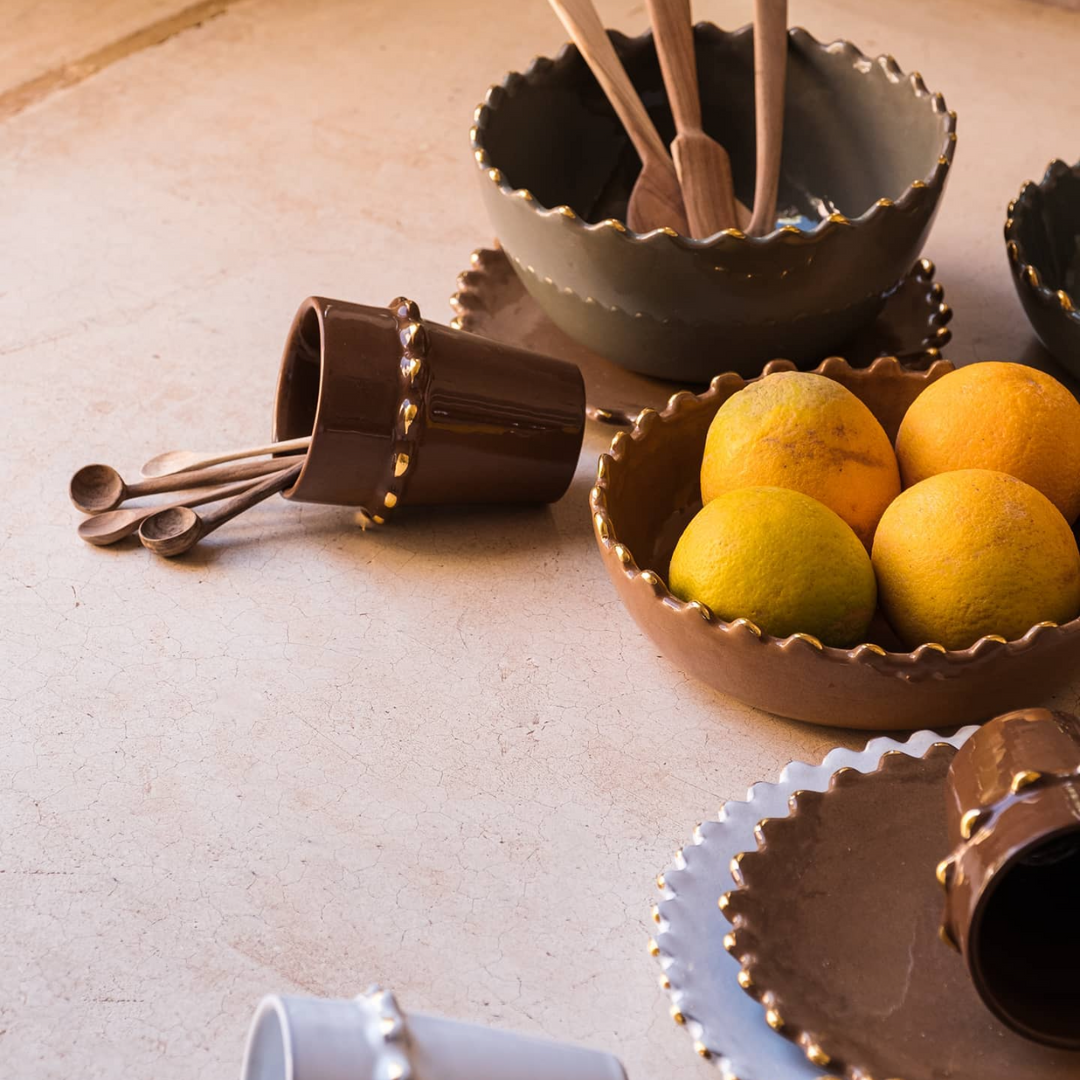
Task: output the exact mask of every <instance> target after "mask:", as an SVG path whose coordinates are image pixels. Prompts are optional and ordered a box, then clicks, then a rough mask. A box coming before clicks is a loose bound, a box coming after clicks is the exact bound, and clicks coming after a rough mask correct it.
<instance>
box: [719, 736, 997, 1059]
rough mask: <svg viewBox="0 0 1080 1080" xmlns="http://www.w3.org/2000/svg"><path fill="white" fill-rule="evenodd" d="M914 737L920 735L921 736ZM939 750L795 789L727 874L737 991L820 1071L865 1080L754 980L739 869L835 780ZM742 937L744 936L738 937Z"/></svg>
mask: <svg viewBox="0 0 1080 1080" xmlns="http://www.w3.org/2000/svg"><path fill="white" fill-rule="evenodd" d="M975 730H976V728H974V727H970V728H965V729H963V731H966V732H968V733H971V732H974V731H975ZM917 734H922V733H921V732H919V733H917ZM960 734H962V732H958V733H957V736H959V735H960ZM872 745H873V744H868V746H867V751H869V750H870V746H872ZM942 749H948V750H951V751H953V753H954V754H955V752H956V750H957V749H958V745H957V744H956V743H955V742H954V741H953V740H952V739H949V740H946V739H937V740H936V741H934V742H932V743H930V745H929V746H925V747H923V749H922V752H921V753H912V752H910V750H909V748H908V747H906V746H894V747H891V748H889V749H884V750H882V751H881V753H880V756H879V757H878V760H877V764H876V766H875V767H874V768H872V769H867V770H863V769H857V768H854V767H853V766H851V765H844V766H841V767H840V768H838V769H836V770H835V771H833V772H832V773H831V775H830V777H829V783H828V785H827V786H826V787H825V788H824V789H816V788H815V789H813V790H804V789H798V790H796V791H794V792H793V793H792V794H791V795H790V796H789V798H788V812H787V814H786V815H785V816H783V817H768V818H762V819H761V820H760V821H759V822H758V823H757V824H756V825H755V826H754V841H755V843H756V844H757V849H756V850H749V849H748V850H746V851H741V852H739V853H738V854H737V855H735V856H734V858H732V860H731V868H730V869H731V877H732V880H733V881H734V883H735V889H734V890H732V891H731V892H729V893H724V894H723V896H721V897H720V902H719V904H718V907H719V910H720V912H721V913H722V914H723V916H724V918H725V919H727V920H728V922H729V923H731V927H732V930H731V933H729V934H728V935H726V937H725V938H724V948H725V949H726V950H727V952H728V953H729V954H730V955H731V956H732V957H733V958H734V959H735V961H736V962H737V963H738V965H739V975H738V983H739V985H740V986H741V987H742V988H743V990H745V991H746V993H747V994H749V995H750V997H751V998H753V999H754V1000H755V1001H757V1002H758V1003H759V1004H760V1005H761V1006H762V1008H763V1009H764V1014H765V1022H766V1023H767V1024H768V1025H769V1027H770V1028H772V1030H773V1031H775V1032H776V1033H777V1034H779V1035H783V1037H784V1038H785V1039H787V1040H788V1041H789V1042H792V1043H794V1044H795V1045H796V1046H797V1047H799V1049H800V1050H802V1052H803V1053H804V1054H805V1055H806V1059H807V1060H808V1061H809V1062H810V1064H811V1065H814V1066H816V1067H818V1068H830V1069H838V1070H839V1071H840V1072H841V1073H843V1074H844V1075H845V1076H846V1077H848V1078H850V1080H859V1078H860V1077H864V1076H866V1074H865V1073H864V1071H863V1070H862V1068H861V1067H860V1066H858V1065H857V1064H855V1063H852V1062H845V1061H840V1060H837V1059H833V1058H831V1057H830V1056H829V1054H828V1053H827V1052H826V1051H825V1050H824V1049H823V1048H822V1046H821V1042H820V1040H819V1037H818V1036H817V1035H815V1034H814V1033H813V1032H812V1031H808V1030H807V1029H806V1028H803V1027H799V1026H798V1025H794V1024H790V1023H788V1022H787V1021H786V1020H785V1019H784V1017H783V1014H782V1013H781V1012H780V1010H779V1008H778V1002H779V999H778V995H777V994H776V992H775V991H774V990H770V989H768V988H767V987H762V986H759V985H758V983H757V981H756V979H755V977H754V970H755V966H756V959H757V958H756V955H755V954H754V951H753V945H754V943H755V941H756V940H757V938H756V935H755V934H753V932H752V931H751V932H749V933H747V932H746V925H745V922H744V920H743V918H742V916H741V915H740V913H739V912H738V911H734V912H733V911H732V904H733V902H734V906H735V907H738V902H737V900H735V899H734V898H735V897H737V895H738V894H739V893H740V892H742V893H745V892H747V891H748V886H747V885H746V883H745V880H744V878H743V872H742V864H743V862H745V861H747V860H749V859H753V858H755V857H756V856H758V855H760V854H761V853H763V852H764V851H765V849H766V848H767V847H768V835H767V833H768V832H770V831H772V830H774V829H776V828H784V827H785V826H786V825H790V824H791V823H792V822H793V821H794V820H795V818H796V816H797V815H798V813H799V811H800V810H801V809H802V807H803V806H805V805H806V804H807V803H808V802H811V801H812V802H820V801H821V800H822V799H824V798H825V797H826V796H827V795H828V794H829V792H830V791H831V790H832V781H833V779H834V778H835V777H837V776H840V775H842V774H844V773H857V774H858V775H859V776H861V777H868V776H876V775H878V774H880V773H881V772H882V770H883V769H884V768H885V765H886V762H887V761H888V760H889V759H890V758H894V757H906V758H911V759H913V760H918V761H925V760H927V758H929V757H930V755H931V754H935V753H938V752H940V751H941V750H942ZM740 934H741V935H742V936H740ZM747 937H749V938H750V942H749V945H747V943H746V938H747ZM821 1080H838V1078H837V1077H833V1076H827V1077H822V1078H821ZM895 1080H902V1078H901V1077H896V1078H895Z"/></svg>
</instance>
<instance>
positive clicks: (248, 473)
mask: <svg viewBox="0 0 1080 1080" xmlns="http://www.w3.org/2000/svg"><path fill="white" fill-rule="evenodd" d="M281 467H282V466H281V461H280V460H278V459H276V458H275V459H272V460H270V461H243V462H241V463H240V464H238V465H226V466H224V467H223V468H213V469H196V470H194V471H193V472H182V473H171V474H170V475H169V476H155V477H153V478H152V479H150V480H139V481H137V482H136V483H134V484H128V483H125V482H124V480H123V478H122V477H121V476H120V474H119V473H118V472H117V471H116V470H115V469H114V468H113V467H112V466H111V465H84V466H83V467H82V468H81V469H80V470H79V471H78V472H77V473H76V474H75V475H74V476H73V477H72V478H71V484H70V485H69V487H68V492H69V494H70V495H71V501H72V502H73V503H74V504H75V505H76V506H77V507H78V508H79V509H80V510H81V511H82V512H83V513H84V514H100V513H102V512H103V511H105V510H113V509H115V508H116V507H117V506H119V505H120V504H121V503H122V502H123V501H124V500H125V499H137V498H138V497H139V496H140V495H160V494H161V493H162V492H163V491H182V490H183V489H184V488H195V487H208V486H209V485H210V484H223V483H231V482H232V481H233V480H251V479H253V478H254V477H256V476H266V474H267V473H272V472H280V471H281Z"/></svg>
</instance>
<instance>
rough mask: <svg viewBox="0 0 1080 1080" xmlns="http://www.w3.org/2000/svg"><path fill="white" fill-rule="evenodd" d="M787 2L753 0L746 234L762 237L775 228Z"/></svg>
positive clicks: (782, 129) (784, 78) (782, 135)
mask: <svg viewBox="0 0 1080 1080" xmlns="http://www.w3.org/2000/svg"><path fill="white" fill-rule="evenodd" d="M787 19H788V6H787V0H754V101H755V110H756V117H755V124H756V129H757V177H756V179H755V180H754V215H753V217H752V218H751V219H750V225H749V227H748V228H747V230H746V231H747V232H748V233H749V234H750V235H751V236H764V235H765V234H766V233H770V232H772V231H773V229H775V228H776V194H777V190H778V188H779V186H780V152H781V148H782V147H783V143H784V83H785V82H786V81H787V48H788V34H787Z"/></svg>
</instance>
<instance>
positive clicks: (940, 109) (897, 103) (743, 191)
mask: <svg viewBox="0 0 1080 1080" xmlns="http://www.w3.org/2000/svg"><path fill="white" fill-rule="evenodd" d="M695 34H696V43H697V63H698V74H699V80H700V84H701V97H702V102H703V111H704V123H705V127H706V129H707V130H708V131H709V133H710V134H712V135H714V136H715V137H716V138H718V139H719V140H720V142H722V143H723V144H724V146H725V147H726V148H727V149H728V151H729V153H730V155H731V159H732V163H733V169H734V174H735V188H736V192H737V193H738V195H739V197H740V198H741V199H742V200H743V201H744V202H747V201H749V200H751V199H752V193H753V185H754V176H753V171H754V108H753V37H752V33H751V32H750V30H749V28H744V29H742V30H737V31H734V32H732V33H727V32H724V31H722V30H719V29H717V28H716V27H715V26H711V25H707V24H701V25H699V26H697V27H696V30H695ZM611 37H612V40H613V42H614V44H615V48H616V49H617V51H618V52H619V54H620V55H621V57H622V59H623V62H624V64H625V65H626V68H627V70H628V72H629V74H630V77H631V79H632V80H633V82H634V84H635V85H636V86H637V88H638V90H639V92H640V93H641V95H642V98H643V100H644V102H645V104H646V106H647V108H648V110H649V112H650V114H651V115H652V117H653V119H654V121H655V122H656V125H657V127H658V129H659V131H660V134H661V136H662V137H663V138H664V139H665V141H670V139H671V138H672V137H673V134H674V132H673V127H672V122H671V116H670V113H669V111H668V106H667V99H666V97H665V95H664V90H663V82H662V79H661V75H660V68H659V65H658V63H657V60H656V53H655V50H654V48H653V42H652V37H651V35H649V34H646V35H643V36H641V37H638V38H627V37H624V36H623V35H622V34H619V33H615V32H613V33H612V34H611ZM471 135H472V146H473V153H474V156H475V158H476V162H477V167H478V169H479V171H480V177H481V181H482V183H481V189H482V193H483V199H484V203H485V206H486V207H487V211H488V214H489V216H490V218H491V220H492V222H493V223H494V226H495V230H496V233H497V234H498V237H499V241H500V242H501V244H502V246H503V247H504V248H505V249H506V251H507V253H508V254H509V255H510V257H511V260H512V261H513V264H514V267H515V269H516V270H517V272H518V273H519V274H520V275H521V277H522V280H523V281H524V283H525V286H526V288H527V289H528V290H529V292H530V293H531V294H532V295H533V297H534V298H535V299H536V300H537V301H538V302H539V303H540V305H541V306H542V307H543V308H544V310H545V311H546V312H547V314H548V315H549V316H550V317H551V319H552V320H553V321H554V322H555V323H557V324H558V326H559V327H561V328H562V329H563V330H564V331H566V332H567V333H568V334H570V335H571V336H572V337H574V338H576V339H577V340H578V341H580V342H581V343H582V344H584V345H586V346H588V347H589V348H591V349H593V350H594V351H596V352H598V353H600V354H601V355H603V356H607V357H609V358H610V359H612V360H615V361H617V362H618V363H621V364H623V365H624V366H626V367H628V368H630V369H632V370H634V371H639V372H642V373H644V374H647V375H654V376H657V377H660V378H668V379H679V380H685V381H695V380H696V381H706V380H707V379H709V378H710V377H711V376H712V375H714V374H715V373H716V372H717V371H725V370H732V371H737V372H740V373H742V374H747V375H752V374H757V373H758V372H759V371H760V370H761V367H762V365H763V364H764V363H765V362H766V361H767V360H770V359H772V358H774V357H777V356H783V357H787V358H789V359H791V360H794V361H795V362H796V363H801V364H807V363H809V362H812V361H813V362H816V359H817V358H820V357H821V356H822V355H828V354H829V353H830V352H840V351H842V349H843V346H844V343H845V341H846V340H847V339H848V338H850V337H851V336H852V335H853V334H854V333H856V332H857V331H858V330H859V328H860V327H862V326H864V325H865V324H866V323H868V322H869V321H871V320H872V319H873V318H874V317H875V316H876V315H877V313H878V311H879V310H880V309H881V307H882V305H883V302H884V300H883V298H884V297H885V296H886V295H887V294H888V293H889V291H890V290H891V289H893V288H894V287H895V286H896V285H897V283H898V282H899V281H900V280H901V278H903V276H904V274H905V273H906V272H907V271H908V270H909V269H910V267H911V265H912V263H913V262H914V261H915V258H916V256H917V255H918V254H919V252H920V251H921V250H922V246H923V243H924V241H925V239H926V235H927V232H928V231H929V229H930V225H931V223H932V222H933V219H934V214H935V212H936V211H937V207H938V202H939V200H940V197H941V193H942V190H943V188H944V186H945V181H946V178H947V176H948V172H949V166H950V165H951V163H952V160H953V154H954V151H955V143H956V115H955V113H950V112H949V111H948V110H947V109H946V106H945V100H944V98H942V96H941V95H940V94H931V93H930V92H929V91H928V90H927V89H926V86H925V85H924V83H923V81H922V78H921V77H920V76H919V75H918V74H912V75H910V76H907V75H904V74H903V73H902V72H901V71H900V69H899V67H898V66H897V64H896V62H895V61H894V60H893V59H892V58H891V57H881V58H879V59H877V60H870V59H868V58H867V57H865V56H864V55H863V54H862V53H861V52H859V50H858V49H856V48H855V47H854V46H853V45H850V44H848V43H847V42H835V43H833V44H829V45H824V44H822V43H821V42H819V41H817V40H815V39H814V38H813V37H811V35H810V34H808V33H807V32H806V31H805V30H799V29H796V30H792V31H791V32H790V34H789V39H788V75H787V101H786V116H785V131H784V148H783V162H782V168H781V179H780V206H781V208H782V209H786V210H790V211H791V214H792V215H800V216H801V217H802V218H804V219H809V221H808V222H807V223H806V226H807V227H806V228H805V230H804V229H800V228H796V227H795V226H793V225H787V226H784V227H781V228H778V229H777V230H776V231H775V232H773V233H772V234H770V235H769V236H766V237H760V238H750V237H746V236H744V235H743V234H742V233H741V232H739V231H738V230H733V229H729V230H727V231H725V232H722V233H719V234H717V235H716V236H715V237H712V238H710V239H708V240H692V239H689V238H687V237H684V236H680V235H678V234H677V233H675V232H674V231H673V230H671V229H656V230H654V231H652V232H649V233H640V234H639V233H635V232H633V231H631V230H630V229H628V228H627V227H626V226H625V225H624V224H623V222H622V221H621V220H620V219H621V217H622V216H624V213H625V209H626V200H627V197H628V195H629V192H630V189H631V187H632V186H633V181H634V178H635V176H636V174H637V171H638V168H639V162H638V159H637V157H636V155H635V154H634V151H633V149H632V147H631V146H630V143H629V141H628V139H627V137H626V135H625V133H624V132H623V129H622V127H621V126H620V124H619V122H618V120H617V119H616V117H615V114H614V112H613V111H612V110H611V108H610V106H609V105H608V104H607V102H606V100H605V99H604V97H603V95H602V93H601V91H600V88H599V86H598V84H597V83H596V81H595V80H594V78H593V76H592V74H591V73H590V72H589V70H588V68H587V67H586V66H585V63H584V61H583V60H582V58H581V56H580V54H579V53H578V51H577V49H576V48H575V47H574V46H567V47H566V48H564V49H563V50H562V52H561V53H560V54H559V56H558V57H557V58H556V59H555V60H550V59H547V58H538V59H537V60H535V61H534V62H533V63H532V64H531V65H530V67H529V69H528V70H527V71H526V72H525V73H524V74H523V75H522V74H517V73H514V74H511V75H508V76H507V77H506V78H505V79H504V80H503V82H502V84H501V85H499V86H494V87H492V88H491V89H490V90H489V91H488V94H487V97H486V98H485V100H484V102H483V104H482V105H480V106H479V107H478V109H477V111H476V122H475V124H474V126H473V128H472V132H471ZM785 216H786V215H785ZM811 222H816V223H817V224H815V225H813V227H810V223H811Z"/></svg>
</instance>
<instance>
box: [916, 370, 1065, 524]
mask: <svg viewBox="0 0 1080 1080" xmlns="http://www.w3.org/2000/svg"><path fill="white" fill-rule="evenodd" d="M896 456H897V457H898V458H899V459H900V472H901V476H902V477H903V480H904V486H905V487H911V485H913V484H917V483H918V482H919V481H920V480H925V479H926V478H927V477H928V476H936V475H937V474H938V473H943V472H951V471H952V470H954V469H995V470H997V471H998V472H1004V473H1008V474H1009V475H1010V476H1015V477H1016V478H1017V479H1018V480H1023V481H1025V482H1026V483H1028V484H1030V485H1031V486H1032V487H1034V488H1038V489H1039V491H1041V492H1042V493H1043V494H1044V495H1045V496H1046V497H1047V498H1048V499H1049V500H1050V501H1051V502H1052V503H1053V504H1054V505H1055V506H1056V507H1057V508H1058V509H1059V510H1060V511H1061V512H1062V514H1064V515H1065V520H1066V521H1070V522H1071V521H1075V520H1076V518H1077V516H1078V515H1080V402H1078V401H1077V400H1076V398H1074V397H1073V396H1072V394H1070V393H1069V391H1068V390H1066V389H1065V387H1064V386H1062V385H1061V383H1059V382H1058V381H1057V379H1055V378H1052V377H1051V376H1050V375H1047V374H1045V373H1044V372H1042V371H1036V370H1035V369H1034V368H1029V367H1027V366H1025V365H1024V364H1006V363H986V364H972V365H970V366H969V367H962V368H958V369H957V370H956V371H952V372H950V373H949V374H948V375H946V376H945V377H944V378H943V379H939V380H938V381H937V382H936V383H933V384H932V385H931V386H928V387H927V388H926V389H925V390H924V391H923V392H922V393H921V394H920V395H919V396H918V397H917V398H916V399H915V401H914V402H913V403H912V405H911V408H909V409H908V411H907V413H906V415H905V416H904V421H903V423H902V424H901V425H900V432H899V434H898V435H897V437H896Z"/></svg>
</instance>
